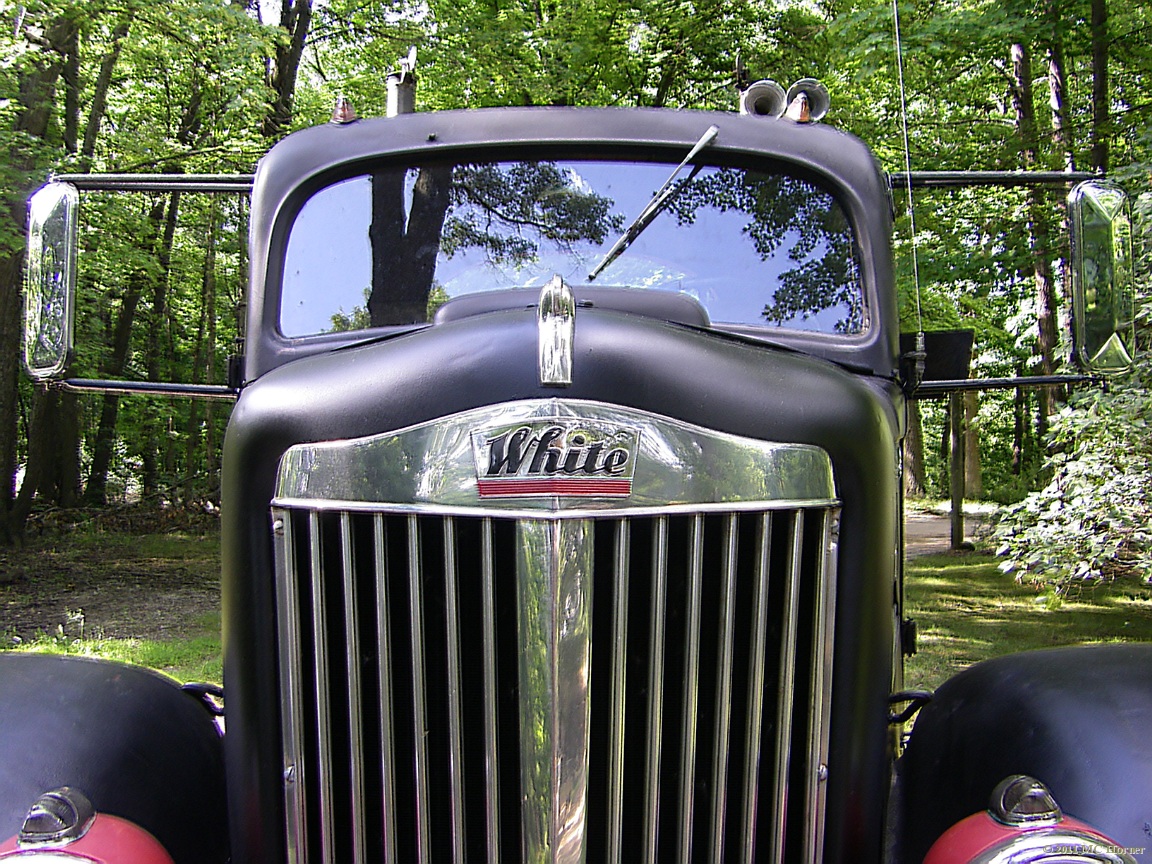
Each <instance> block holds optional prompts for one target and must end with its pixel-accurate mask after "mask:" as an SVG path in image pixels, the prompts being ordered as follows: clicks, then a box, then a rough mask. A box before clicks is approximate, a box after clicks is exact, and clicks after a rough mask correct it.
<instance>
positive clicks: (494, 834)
mask: <svg viewBox="0 0 1152 864" xmlns="http://www.w3.org/2000/svg"><path fill="white" fill-rule="evenodd" d="M480 580H481V582H482V583H483V584H482V586H481V587H482V590H483V600H482V601H481V603H482V606H483V610H482V611H483V615H484V750H485V754H484V755H485V775H484V777H485V786H486V788H485V796H486V797H485V806H486V812H487V816H488V835H487V836H488V861H489V862H490V864H496V862H498V861H499V860H500V809H499V808H500V776H499V767H500V765H499V762H498V761H497V759H498V756H497V753H496V575H495V567H494V564H493V552H492V520H491V519H484V520H482V521H481V523H480Z"/></svg>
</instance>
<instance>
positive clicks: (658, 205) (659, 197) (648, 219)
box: [588, 126, 720, 282]
mask: <svg viewBox="0 0 1152 864" xmlns="http://www.w3.org/2000/svg"><path fill="white" fill-rule="evenodd" d="M719 133H720V128H719V127H718V126H709V127H708V131H707V132H705V133H704V134H703V135H701V136H700V140H699V141H697V142H696V143H695V144H694V145H693V147H692V149H691V150H689V151H688V155H687V156H685V157H684V159H683V161H682V162H681V163H680V164H679V165H677V166H676V169H675V170H674V171H673V172H672V173H671V175H669V177H668V179H667V180H665V181H664V185H663V186H661V187H660V188H659V189H658V190H657V191H656V194H655V195H653V196H652V200H651V201H649V202H648V203H647V204H646V205H645V206H644V209H643V210H641V211H640V215H639V216H637V217H636V218H635V219H634V220H632V224H631V225H629V226H628V227H627V228H625V229H624V233H623V234H621V235H620V237H619V238H618V239H617V240H616V242H615V243H613V244H612V248H611V249H609V250H608V254H607V255H605V256H604V257H603V258H601V259H600V263H599V264H597V265H596V267H595V269H593V270H592V272H591V273H589V274H588V281H589V282H591V281H593V280H594V279H595V278H596V277H597V276H599V275H600V273H601V272H603V270H604V268H606V267H607V266H608V265H609V264H611V263H612V262H613V261H615V260H616V259H617V258H619V257H620V255H621V253H623V252H624V250H625V249H627V248H628V247H629V246H631V245H632V243H633V241H634V240H635V239H636V238H637V237H639V236H640V234H641V233H643V231H644V229H645V228H647V227H648V226H649V225H651V224H652V220H653V219H655V218H656V217H657V216H659V215H660V214H661V213H662V212H663V211H664V208H665V207H667V206H668V204H669V202H671V201H672V198H673V197H674V196H675V195H676V193H678V192H679V191H680V190H681V189H683V188H684V187H683V186H676V185H675V183H676V178H677V177H678V176H679V174H680V172H681V171H683V170H684V166H685V165H687V164H688V163H689V162H691V161H692V160H693V159H695V158H696V155H697V154H698V153H699V152H700V151H701V150H703V149H704V148H705V147H707V146H708V145H709V144H711V143H712V142H713V141H715V140H716V136H717V135H718V134H719ZM702 167H703V166H702V165H697V166H695V167H694V168H693V169H692V173H691V174H689V175H688V179H689V180H691V179H692V178H693V177H695V176H696V175H697V173H699V171H700V169H701V168H702Z"/></svg>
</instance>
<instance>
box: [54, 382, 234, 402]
mask: <svg viewBox="0 0 1152 864" xmlns="http://www.w3.org/2000/svg"><path fill="white" fill-rule="evenodd" d="M48 386H50V387H51V386H53V385H52V384H51V383H49V385H48ZM59 386H61V387H63V388H64V389H65V390H71V391H72V392H74V393H120V394H125V395H145V396H184V397H188V398H191V399H217V400H220V401H227V402H234V401H235V400H236V397H237V395H238V394H237V392H236V391H235V390H233V389H232V388H231V387H227V386H225V385H223V384H170V383H168V382H165V381H105V380H101V379H99V378H66V379H64V380H63V381H61V382H60V383H59Z"/></svg>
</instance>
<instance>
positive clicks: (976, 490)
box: [964, 390, 984, 501]
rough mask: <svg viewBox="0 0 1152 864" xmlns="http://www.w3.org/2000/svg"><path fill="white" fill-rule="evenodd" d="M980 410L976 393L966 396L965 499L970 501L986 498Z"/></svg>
mask: <svg viewBox="0 0 1152 864" xmlns="http://www.w3.org/2000/svg"><path fill="white" fill-rule="evenodd" d="M979 409H980V405H979V402H978V399H977V395H976V393H975V391H972V390H969V391H968V392H966V393H965V394H964V497H965V498H967V499H968V500H969V501H974V500H979V499H980V498H983V497H984V480H983V477H982V476H981V471H980V427H979V425H978V424H977V423H976V414H977V412H978V411H979Z"/></svg>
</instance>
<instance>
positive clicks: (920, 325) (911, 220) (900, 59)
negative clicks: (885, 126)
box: [892, 0, 924, 365]
mask: <svg viewBox="0 0 1152 864" xmlns="http://www.w3.org/2000/svg"><path fill="white" fill-rule="evenodd" d="M892 28H893V31H894V32H895V34H896V77H897V80H898V81H899V83H900V125H901V129H902V130H903V135H904V174H905V176H906V178H907V182H906V183H905V188H906V189H907V190H908V228H909V230H910V231H911V232H912V284H913V286H914V288H915V291H916V351H917V353H919V354H921V355H923V353H924V316H923V313H922V312H921V309H920V262H919V259H918V256H917V251H918V245H917V240H916V208H915V206H914V203H913V201H912V152H911V150H910V148H909V146H908V100H907V96H906V95H905V91H904V52H903V48H902V47H901V44H900V5H899V0H892ZM919 364H923V360H922V359H920V360H919V361H918V365H919Z"/></svg>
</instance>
